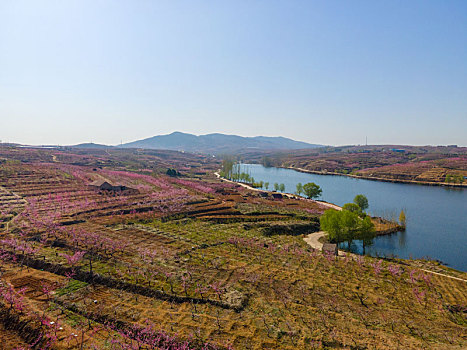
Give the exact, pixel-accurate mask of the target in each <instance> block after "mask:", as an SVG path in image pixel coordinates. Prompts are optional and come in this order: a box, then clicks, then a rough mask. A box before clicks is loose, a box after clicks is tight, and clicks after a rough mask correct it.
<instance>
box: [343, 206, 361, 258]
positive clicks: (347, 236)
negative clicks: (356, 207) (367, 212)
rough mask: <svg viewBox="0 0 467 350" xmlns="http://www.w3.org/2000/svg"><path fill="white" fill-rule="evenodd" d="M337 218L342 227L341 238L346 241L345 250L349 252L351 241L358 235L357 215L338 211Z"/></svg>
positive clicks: (358, 220) (346, 211) (358, 219)
mask: <svg viewBox="0 0 467 350" xmlns="http://www.w3.org/2000/svg"><path fill="white" fill-rule="evenodd" d="M339 216H340V222H341V225H342V232H343V238H344V240H346V241H347V248H348V249H349V250H350V246H351V244H352V241H353V240H354V239H355V237H356V236H357V234H358V229H359V223H360V221H361V219H360V218H359V216H358V214H357V213H354V212H351V211H348V210H342V211H340V212H339Z"/></svg>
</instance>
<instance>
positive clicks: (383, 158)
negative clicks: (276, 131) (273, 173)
mask: <svg viewBox="0 0 467 350" xmlns="http://www.w3.org/2000/svg"><path fill="white" fill-rule="evenodd" d="M242 156H243V158H244V159H245V161H246V162H256V163H260V162H262V163H263V164H265V165H266V163H268V165H273V166H280V167H286V168H294V169H299V170H304V171H309V172H313V173H320V174H321V173H322V174H341V175H351V176H356V177H361V178H367V179H374V180H381V181H392V182H407V183H424V184H440V185H451V186H465V185H466V182H467V181H466V179H467V148H466V147H455V146H401V145H382V146H344V147H321V148H319V149H315V150H297V151H288V152H269V154H267V156H265V155H261V154H247V153H244V154H242Z"/></svg>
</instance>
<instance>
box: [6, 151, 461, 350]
mask: <svg viewBox="0 0 467 350" xmlns="http://www.w3.org/2000/svg"><path fill="white" fill-rule="evenodd" d="M76 151H77V150H76V149H73V150H66V151H58V150H49V149H46V150H36V149H24V148H2V147H0V156H1V157H3V158H4V159H5V160H4V161H3V162H2V163H1V164H0V190H1V198H0V200H1V201H0V205H1V206H2V208H3V209H2V213H1V216H0V243H1V244H0V260H1V264H0V272H1V273H0V341H1V342H2V343H1V344H2V346H3V347H2V348H3V349H19V348H20V347H23V348H25V349H26V348H31V347H29V346H28V345H31V344H36V345H33V347H32V348H41V349H57V350H58V349H60V350H61V349H70V350H71V349H115V350H117V349H145V350H149V349H172V350H176V349H187V350H188V349H193V350H194V349H208V350H214V349H217V350H221V349H222V350H223V349H226V350H227V349H258V350H259V349H281V350H282V349H291V350H292V349H460V348H465V346H466V345H467V340H466V338H465V334H466V318H465V315H466V309H465V305H466V302H467V299H466V296H467V293H466V288H467V287H466V282H465V280H466V279H467V274H466V273H462V272H457V271H454V270H452V269H448V268H445V267H443V266H441V265H439V264H437V263H434V262H427V261H415V260H380V259H377V258H371V257H357V256H352V255H348V256H346V257H341V258H334V257H332V256H330V255H326V254H323V253H321V252H320V251H318V250H314V249H312V248H311V247H310V246H308V245H307V244H306V243H305V241H304V240H303V237H304V235H305V234H307V233H310V232H314V231H316V230H318V227H319V224H318V217H319V215H321V214H322V213H323V211H324V210H325V209H326V207H325V206H323V205H322V204H320V203H318V202H315V201H312V200H306V199H300V198H282V199H280V200H278V199H276V198H274V197H273V196H271V195H270V194H268V196H266V197H265V196H261V195H260V194H259V193H258V192H254V191H250V190H247V189H245V188H243V187H240V186H237V185H235V184H229V183H226V182H222V181H220V180H219V179H217V178H215V177H214V176H212V175H206V176H203V177H202V178H200V177H199V176H195V174H193V175H190V173H189V172H188V170H186V171H184V173H185V174H186V176H184V177H178V178H177V177H169V176H165V175H161V174H162V173H163V172H164V171H165V170H166V166H172V167H175V166H176V165H177V163H180V162H182V160H181V159H180V157H182V156H183V154H178V153H176V152H171V151H164V153H163V154H160V153H158V152H159V151H157V152H156V151H149V152H154V153H155V154H154V155H153V154H152V153H148V151H144V152H140V151H135V150H117V151H115V153H114V150H112V151H110V152H109V153H110V154H107V153H105V152H104V151H100V150H92V154H91V155H89V156H88V158H86V159H82V158H83V155H82V152H83V150H78V151H79V152H80V153H79V154H76V153H75V152H76ZM161 155H167V156H168V155H172V156H173V157H174V160H172V158H166V159H164V161H163V162H162V161H161V159H160V158H159V157H160V156H161ZM185 155H186V156H187V157H186V158H185V159H183V163H184V164H185V165H186V166H187V167H190V168H194V169H196V171H197V172H198V171H199V170H201V169H207V167H211V168H212V167H213V166H214V165H215V164H214V165H213V164H205V163H204V161H207V160H210V159H212V157H205V158H203V157H202V156H199V155H193V154H185ZM53 156H55V157H53ZM176 156H177V157H179V159H175V157H176ZM51 158H54V159H56V161H55V162H51V161H50V159H51ZM32 159H34V160H35V161H34V162H31V161H29V162H24V160H32ZM80 159H81V161H80V164H83V165H77V164H78V160H80ZM97 161H99V162H100V163H99V164H102V166H100V167H97V168H96V167H94V166H93V165H94V164H96V163H92V162H97ZM172 161H173V163H172ZM165 162H167V163H165ZM150 165H152V166H155V168H152V169H149V166H150ZM159 168H161V169H159ZM209 173H211V174H212V169H211V170H210V171H209ZM96 179H106V180H108V181H110V182H112V183H115V184H124V185H126V186H128V187H130V188H133V189H135V190H137V191H130V192H127V193H119V194H117V193H109V192H108V191H98V190H96V189H93V188H90V187H89V186H88V184H89V183H91V182H92V181H94V180H96ZM430 271H434V272H435V273H433V272H430ZM0 347H1V346H0Z"/></svg>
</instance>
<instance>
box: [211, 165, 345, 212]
mask: <svg viewBox="0 0 467 350" xmlns="http://www.w3.org/2000/svg"><path fill="white" fill-rule="evenodd" d="M214 175H216V177H217V178H218V179H220V180H221V181H225V182H230V183H233V184H236V185H240V186H242V187H244V188H246V189H248V190H251V191H256V192H268V193H280V194H281V195H283V196H286V197H287V198H290V199H299V200H307V201H312V202H315V203H318V204H321V205H324V206H325V207H328V208H332V209H336V210H342V207H340V206H338V205H337V204H333V203H328V202H326V201H320V200H314V199H308V198H305V197H302V196H298V195H294V194H291V193H285V192H275V191H270V190H263V189H259V188H255V187H253V186H250V185H247V184H245V183H243V182H237V181H233V180H229V179H226V178H224V177H221V175H220V174H219V172H218V171H216V172H214Z"/></svg>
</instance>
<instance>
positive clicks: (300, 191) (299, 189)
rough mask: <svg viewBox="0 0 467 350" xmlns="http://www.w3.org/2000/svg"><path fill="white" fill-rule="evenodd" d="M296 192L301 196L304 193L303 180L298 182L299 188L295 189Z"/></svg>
mask: <svg viewBox="0 0 467 350" xmlns="http://www.w3.org/2000/svg"><path fill="white" fill-rule="evenodd" d="M295 193H296V194H297V195H299V196H300V195H301V194H302V193H303V185H302V183H301V182H299V183H298V184H297V190H296V191H295Z"/></svg>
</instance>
